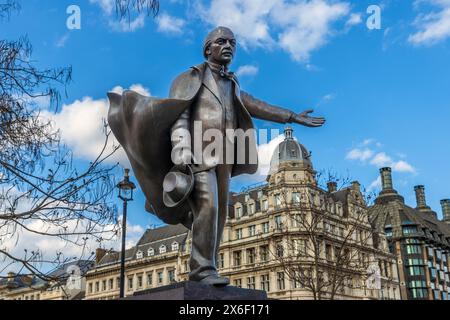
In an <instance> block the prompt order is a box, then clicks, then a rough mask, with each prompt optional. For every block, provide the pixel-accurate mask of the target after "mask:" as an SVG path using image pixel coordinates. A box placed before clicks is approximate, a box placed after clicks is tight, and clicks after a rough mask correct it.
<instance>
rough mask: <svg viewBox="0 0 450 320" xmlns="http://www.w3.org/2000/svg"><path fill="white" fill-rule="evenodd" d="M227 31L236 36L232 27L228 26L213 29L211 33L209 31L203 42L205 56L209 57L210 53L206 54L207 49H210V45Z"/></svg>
mask: <svg viewBox="0 0 450 320" xmlns="http://www.w3.org/2000/svg"><path fill="white" fill-rule="evenodd" d="M227 32H229V33H231V34H232V35H233V36H234V33H233V31H231V29H230V28H227V27H217V28H215V29H214V30H212V31H211V32H210V33H208V35H207V36H206V39H205V41H204V42H203V56H204V57H205V58H208V55H207V54H206V50H208V49H209V47H210V46H211V44H212V43H213V42H214V40H215V39H216V38H217V37H218V36H219V35H221V34H224V33H227Z"/></svg>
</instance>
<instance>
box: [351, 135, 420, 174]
mask: <svg viewBox="0 0 450 320" xmlns="http://www.w3.org/2000/svg"><path fill="white" fill-rule="evenodd" d="M359 145H360V146H362V147H363V148H354V149H352V150H350V151H349V152H348V153H347V154H346V156H345V158H346V159H347V160H353V161H360V162H362V163H364V164H371V165H373V166H376V167H378V168H381V167H391V168H392V170H393V171H396V172H407V173H416V169H415V168H414V167H413V166H412V165H411V164H410V163H408V162H406V161H405V160H394V158H393V157H392V156H390V155H388V154H386V152H383V151H376V150H374V149H375V148H373V146H374V147H376V148H378V149H379V148H381V147H382V144H381V143H380V142H378V141H376V140H375V139H365V140H364V141H363V142H362V143H361V144H359ZM371 146H372V147H371ZM404 157H405V155H403V157H402V158H404Z"/></svg>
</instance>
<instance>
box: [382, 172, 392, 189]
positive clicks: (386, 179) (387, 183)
mask: <svg viewBox="0 0 450 320" xmlns="http://www.w3.org/2000/svg"><path fill="white" fill-rule="evenodd" d="M380 173H381V186H382V189H383V191H386V190H393V189H394V186H393V184H392V169H391V168H387V167H386V168H381V169H380Z"/></svg>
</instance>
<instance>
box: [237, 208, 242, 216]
mask: <svg viewBox="0 0 450 320" xmlns="http://www.w3.org/2000/svg"><path fill="white" fill-rule="evenodd" d="M240 217H242V207H238V208H236V218H240Z"/></svg>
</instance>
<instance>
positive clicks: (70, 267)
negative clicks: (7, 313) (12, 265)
mask: <svg viewBox="0 0 450 320" xmlns="http://www.w3.org/2000/svg"><path fill="white" fill-rule="evenodd" d="M93 265H94V263H93V261H89V260H79V261H74V262H69V263H66V264H63V265H61V266H60V267H58V268H56V269H55V270H53V271H51V272H49V273H48V274H47V275H46V276H47V277H48V278H49V279H53V280H52V281H45V280H42V279H40V278H38V277H36V276H30V275H25V274H14V273H13V272H10V273H9V274H8V277H7V278H5V279H1V280H0V300H81V299H83V298H84V294H85V287H86V278H85V277H84V275H85V273H86V272H87V270H89V269H90V268H92V267H93Z"/></svg>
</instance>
